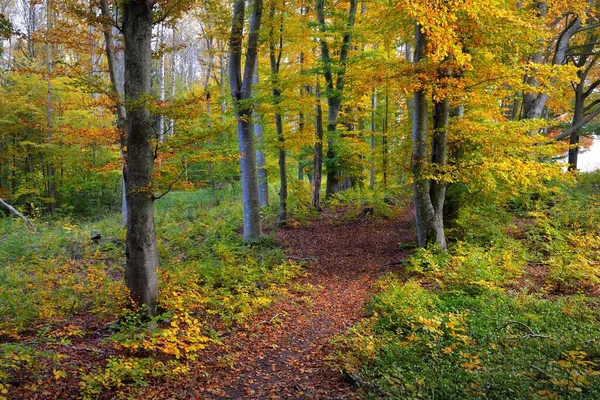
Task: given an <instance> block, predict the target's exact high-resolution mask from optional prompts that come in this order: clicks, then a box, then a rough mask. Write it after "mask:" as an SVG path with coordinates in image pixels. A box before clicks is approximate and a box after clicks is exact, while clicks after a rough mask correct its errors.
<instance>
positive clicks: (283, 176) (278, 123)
mask: <svg viewBox="0 0 600 400" xmlns="http://www.w3.org/2000/svg"><path fill="white" fill-rule="evenodd" d="M279 17H280V24H279V31H278V37H277V40H276V38H275V32H274V31H275V30H274V27H273V25H274V21H275V2H274V1H273V2H271V6H270V11H269V19H270V21H271V29H270V32H269V61H270V64H271V85H272V94H273V105H274V106H275V133H276V135H277V144H278V153H279V154H278V155H279V157H278V159H279V160H278V161H279V183H280V187H279V220H278V226H279V227H280V228H281V227H283V226H285V224H286V223H287V195H288V188H287V167H286V162H285V160H286V153H285V137H284V136H283V117H282V115H281V110H280V108H279V103H281V91H280V89H279V84H280V83H279V67H280V65H281V57H282V55H283V14H281V15H280V16H279ZM276 42H277V43H276Z"/></svg>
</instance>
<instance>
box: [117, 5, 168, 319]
mask: <svg viewBox="0 0 600 400" xmlns="http://www.w3.org/2000/svg"><path fill="white" fill-rule="evenodd" d="M153 7H154V2H152V1H148V0H129V1H126V2H125V3H124V4H123V37H124V41H125V98H126V99H127V101H128V102H127V118H126V127H127V140H126V143H127V147H126V148H127V154H126V160H127V181H126V186H127V214H128V219H127V237H126V240H127V248H126V258H127V266H126V269H125V282H126V284H127V287H128V288H129V290H130V291H131V296H132V298H133V300H134V301H135V302H136V303H137V304H138V305H140V306H145V307H146V312H147V313H148V315H150V316H153V315H156V314H157V303H156V301H157V298H158V278H157V269H158V264H159V263H158V251H157V247H156V233H155V228H154V198H153V195H152V189H151V188H152V170H153V166H154V153H153V150H154V148H153V145H152V139H153V137H154V135H153V133H154V132H153V129H152V116H151V115H150V111H149V110H148V107H147V105H146V104H145V102H147V101H148V98H149V96H150V95H151V63H152V10H153Z"/></svg>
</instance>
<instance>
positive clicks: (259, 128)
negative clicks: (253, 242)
mask: <svg viewBox="0 0 600 400" xmlns="http://www.w3.org/2000/svg"><path fill="white" fill-rule="evenodd" d="M258 82H259V75H258V60H257V64H256V67H255V68H254V74H253V75H252V84H253V87H256V85H258ZM253 90H254V91H255V90H256V89H253ZM254 138H255V139H256V166H257V168H258V203H259V204H260V206H261V207H267V206H268V205H269V179H268V176H267V157H266V156H265V153H263V151H262V149H263V147H264V142H265V135H264V129H263V123H262V118H261V116H260V114H258V113H257V112H256V111H254Z"/></svg>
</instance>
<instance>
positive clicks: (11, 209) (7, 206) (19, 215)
mask: <svg viewBox="0 0 600 400" xmlns="http://www.w3.org/2000/svg"><path fill="white" fill-rule="evenodd" d="M0 204H1V205H3V206H4V207H6V208H7V209H8V211H10V212H11V213H13V214H15V215H16V216H17V217H19V218H21V219H22V220H23V221H25V223H26V224H27V227H28V228H29V229H31V230H32V231H33V233H38V231H37V229H35V226H34V225H33V223H32V222H31V221H30V220H29V219H28V218H27V217H26V216H24V215H23V214H21V213H20V212H19V211H18V210H17V209H16V208H14V207H13V206H11V205H10V204H8V203H7V202H5V201H4V200H2V199H1V198H0Z"/></svg>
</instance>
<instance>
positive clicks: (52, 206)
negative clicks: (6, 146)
mask: <svg viewBox="0 0 600 400" xmlns="http://www.w3.org/2000/svg"><path fill="white" fill-rule="evenodd" d="M51 29H52V2H51V0H48V1H47V2H46V38H47V39H46V40H47V43H46V74H47V77H46V79H47V83H48V88H47V94H46V101H47V103H46V142H47V143H52V136H53V132H52V131H53V126H52V111H53V110H52V101H53V99H52V97H53V94H52V91H53V88H52V64H53V61H52V44H51V43H50V39H49V36H50V30H51ZM49 158H50V159H49V160H48V166H47V172H48V175H47V178H48V182H47V185H48V198H49V199H50V202H49V203H48V211H50V215H52V216H54V214H55V213H56V202H57V199H56V182H55V176H54V175H55V174H54V163H53V157H52V154H50V157H49Z"/></svg>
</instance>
